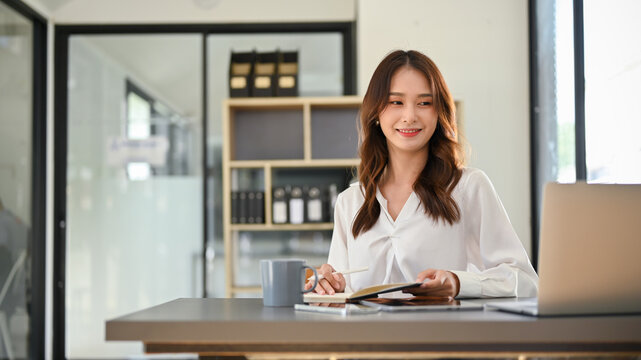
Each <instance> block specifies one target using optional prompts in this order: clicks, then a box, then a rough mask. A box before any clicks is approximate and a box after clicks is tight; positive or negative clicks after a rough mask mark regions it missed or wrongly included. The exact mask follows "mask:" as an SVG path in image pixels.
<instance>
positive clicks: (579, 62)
mask: <svg viewBox="0 0 641 360" xmlns="http://www.w3.org/2000/svg"><path fill="white" fill-rule="evenodd" d="M540 2H542V3H547V0H529V1H528V8H529V33H530V34H529V40H530V44H529V45H530V171H531V179H532V180H531V189H530V195H531V212H532V215H531V216H532V240H533V241H532V254H533V256H532V262H533V264H534V266H535V268H536V267H537V263H538V249H539V227H540V221H541V220H540V216H539V214H540V213H541V206H542V204H541V199H542V192H543V186H544V185H545V177H546V176H545V175H546V169H545V167H546V166H549V163H548V161H549V159H548V157H546V153H545V152H546V151H547V148H546V147H544V146H543V145H542V140H543V139H542V137H543V136H544V130H545V126H544V125H543V124H542V121H544V120H545V119H544V118H542V117H541V116H540V109H541V105H542V103H543V102H544V101H545V99H542V98H541V97H540V96H539V94H540V90H541V84H540V82H541V80H540V78H539V77H540V76H544V75H545V74H541V73H540V72H539V68H538V65H539V64H538V59H537V57H538V53H537V52H538V48H537V46H538V44H539V41H540V39H539V35H540V34H541V33H542V30H541V29H539V28H538V24H537V21H538V17H539V14H537V4H539V3H540ZM573 27H574V29H573V30H574V112H575V119H574V127H575V169H576V180H577V181H586V179H587V162H586V139H585V67H584V65H585V61H584V56H585V51H584V26H583V0H573Z"/></svg>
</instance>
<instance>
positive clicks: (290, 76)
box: [276, 51, 299, 96]
mask: <svg viewBox="0 0 641 360" xmlns="http://www.w3.org/2000/svg"><path fill="white" fill-rule="evenodd" d="M279 55H280V56H279V61H278V75H277V77H278V79H277V81H276V96H298V67H299V66H298V51H286V52H281V53H280V54H279Z"/></svg>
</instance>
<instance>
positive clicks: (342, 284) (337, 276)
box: [334, 274, 347, 291]
mask: <svg viewBox="0 0 641 360" xmlns="http://www.w3.org/2000/svg"><path fill="white" fill-rule="evenodd" d="M334 278H335V279H336V281H337V282H338V287H337V288H335V289H336V290H337V291H345V287H346V286H347V281H346V280H345V276H343V274H334Z"/></svg>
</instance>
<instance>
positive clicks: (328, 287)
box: [319, 279, 336, 295]
mask: <svg viewBox="0 0 641 360" xmlns="http://www.w3.org/2000/svg"><path fill="white" fill-rule="evenodd" d="M319 284H320V286H321V287H322V288H323V290H324V291H325V293H326V294H329V295H334V294H335V293H336V290H335V289H334V287H332V284H330V283H329V281H327V279H322V280H321V281H319Z"/></svg>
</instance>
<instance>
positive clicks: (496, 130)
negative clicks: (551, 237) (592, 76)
mask: <svg viewBox="0 0 641 360" xmlns="http://www.w3.org/2000/svg"><path fill="white" fill-rule="evenodd" d="M392 5H393V6H392ZM357 11H358V66H357V69H358V89H359V93H360V94H364V93H365V91H366V90H367V85H368V83H369V78H370V77H371V74H372V73H373V72H374V69H375V68H376V66H377V65H378V63H379V62H380V60H381V59H382V58H383V57H384V56H385V55H386V54H387V53H388V52H390V51H391V50H395V49H405V50H407V49H415V50H419V51H421V52H423V53H425V54H426V55H428V56H429V57H430V58H432V60H434V62H436V64H437V65H438V66H439V68H440V69H441V71H442V72H443V75H444V76H445V80H446V82H447V83H448V85H449V87H450V90H451V91H452V93H453V95H454V98H455V99H456V100H458V101H460V102H461V105H462V109H463V113H464V114H463V126H462V132H463V135H464V136H465V138H466V139H467V142H468V145H469V147H470V148H471V155H470V156H469V161H468V166H472V167H477V168H480V169H482V170H484V171H485V172H486V173H487V174H488V176H489V177H490V179H491V180H492V182H493V183H494V186H495V188H496V190H497V192H498V194H499V196H500V197H501V200H502V201H503V205H504V206H505V208H506V210H507V212H508V215H509V216H510V219H511V221H512V224H513V225H514V228H515V229H516V232H517V233H518V235H519V237H520V238H521V240H522V241H523V243H524V245H525V247H526V249H528V252H529V251H530V244H531V236H530V231H531V230H530V229H531V225H530V190H529V189H530V155H529V154H530V153H529V67H528V12H527V1H526V0H491V1H477V0H451V1H439V0H404V1H395V2H393V4H392V2H390V1H388V0H359V1H358V10H357Z"/></svg>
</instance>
